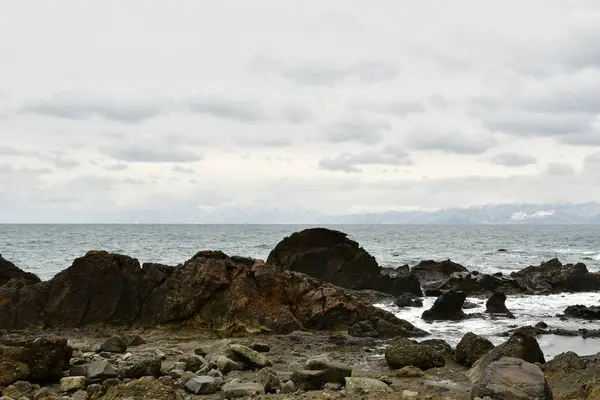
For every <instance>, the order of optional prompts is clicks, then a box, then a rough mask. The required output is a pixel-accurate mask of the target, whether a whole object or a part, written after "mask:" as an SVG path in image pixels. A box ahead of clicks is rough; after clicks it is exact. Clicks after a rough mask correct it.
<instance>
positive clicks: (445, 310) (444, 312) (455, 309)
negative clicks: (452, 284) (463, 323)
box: [421, 290, 467, 320]
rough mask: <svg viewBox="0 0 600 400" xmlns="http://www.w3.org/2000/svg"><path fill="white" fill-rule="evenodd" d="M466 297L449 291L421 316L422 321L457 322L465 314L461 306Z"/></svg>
mask: <svg viewBox="0 0 600 400" xmlns="http://www.w3.org/2000/svg"><path fill="white" fill-rule="evenodd" d="M466 298H467V295H466V294H465V293H464V292H457V291H455V290H450V291H449V292H446V293H444V294H442V295H441V296H440V297H438V298H437V299H436V300H435V303H433V306H431V308H430V309H429V310H427V311H425V312H424V313H423V315H422V316H421V317H422V318H423V319H424V320H457V319H463V318H464V317H465V313H464V311H463V310H462V305H463V303H464V302H465V299H466Z"/></svg>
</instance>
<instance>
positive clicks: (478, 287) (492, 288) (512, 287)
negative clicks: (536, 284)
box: [437, 271, 528, 295]
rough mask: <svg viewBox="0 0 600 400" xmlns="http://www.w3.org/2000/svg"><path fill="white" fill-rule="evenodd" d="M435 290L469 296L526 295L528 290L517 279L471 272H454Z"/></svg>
mask: <svg viewBox="0 0 600 400" xmlns="http://www.w3.org/2000/svg"><path fill="white" fill-rule="evenodd" d="M437 289H439V290H442V291H447V290H456V291H461V292H465V293H467V294H469V295H475V294H486V293H494V292H498V291H501V292H504V293H510V294H517V293H526V292H527V291H528V288H527V287H526V286H523V285H521V284H520V283H519V281H518V280H517V279H514V278H511V277H506V276H502V275H496V274H494V275H488V274H481V273H479V272H477V271H473V272H455V273H454V274H452V275H451V276H450V277H449V278H448V279H447V280H446V281H445V282H444V283H443V284H442V285H440V286H438V287H437Z"/></svg>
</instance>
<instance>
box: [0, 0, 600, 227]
mask: <svg viewBox="0 0 600 400" xmlns="http://www.w3.org/2000/svg"><path fill="white" fill-rule="evenodd" d="M598 43H600V2H598V1H594V0H590V1H569V0H528V1H526V2H523V1H513V0H507V1H502V2H487V1H485V2H484V1H481V0H453V1H451V2H450V1H446V0H423V1H407V0H403V1H399V0H369V1H350V0H328V1H326V2H324V1H313V0H303V1H292V0H287V1H281V0H254V1H252V2H243V1H228V0H223V1H202V0H180V1H178V2H176V4H175V3H173V2H167V1H162V0H161V1H157V0H139V1H138V0H119V1H115V0H103V1H96V2H92V1H89V2H88V1H81V0H53V1H51V2H50V1H46V0H20V1H18V2H17V1H12V0H0V60H2V61H1V62H0V221H62V220H65V221H66V220H70V219H72V218H75V217H74V216H77V217H76V218H78V219H83V220H90V221H92V220H97V219H100V220H101V219H103V218H111V216H114V215H117V214H119V213H122V212H126V211H131V210H143V212H146V213H148V214H149V215H152V213H153V212H163V211H164V210H179V211H182V212H188V210H190V211H189V212H191V213H193V210H196V209H203V210H207V209H208V210H218V209H219V208H220V207H232V206H236V205H239V207H242V208H243V207H246V206H248V207H250V206H252V207H257V206H258V207H265V208H268V207H280V208H289V209H295V210H316V211H319V212H323V213H330V214H340V213H345V212H349V211H356V210H365V211H368V210H387V209H436V208H445V207H456V206H460V207H463V206H471V205H480V204H488V203H506V202H530V203H542V202H556V201H571V202H585V201H595V200H600V178H599V176H600V46H598Z"/></svg>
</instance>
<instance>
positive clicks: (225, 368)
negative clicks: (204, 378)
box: [214, 356, 246, 374]
mask: <svg viewBox="0 0 600 400" xmlns="http://www.w3.org/2000/svg"><path fill="white" fill-rule="evenodd" d="M214 366H215V367H216V368H217V369H218V370H219V371H221V372H222V373H224V374H227V373H228V372H231V371H243V370H244V369H246V366H245V365H244V364H243V363H241V362H237V361H233V360H232V359H231V358H229V357H225V356H218V357H217V358H216V360H215V362H214Z"/></svg>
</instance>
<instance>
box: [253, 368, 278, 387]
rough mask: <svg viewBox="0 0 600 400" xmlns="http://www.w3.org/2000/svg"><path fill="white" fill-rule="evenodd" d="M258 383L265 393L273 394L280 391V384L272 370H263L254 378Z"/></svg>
mask: <svg viewBox="0 0 600 400" xmlns="http://www.w3.org/2000/svg"><path fill="white" fill-rule="evenodd" d="M256 380H257V382H258V383H260V384H261V385H263V386H264V388H265V392H266V393H275V392H277V391H278V390H279V389H281V382H280V381H279V377H278V376H277V372H275V370H274V369H273V368H269V367H267V368H263V369H261V370H260V371H258V375H257V377H256Z"/></svg>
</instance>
